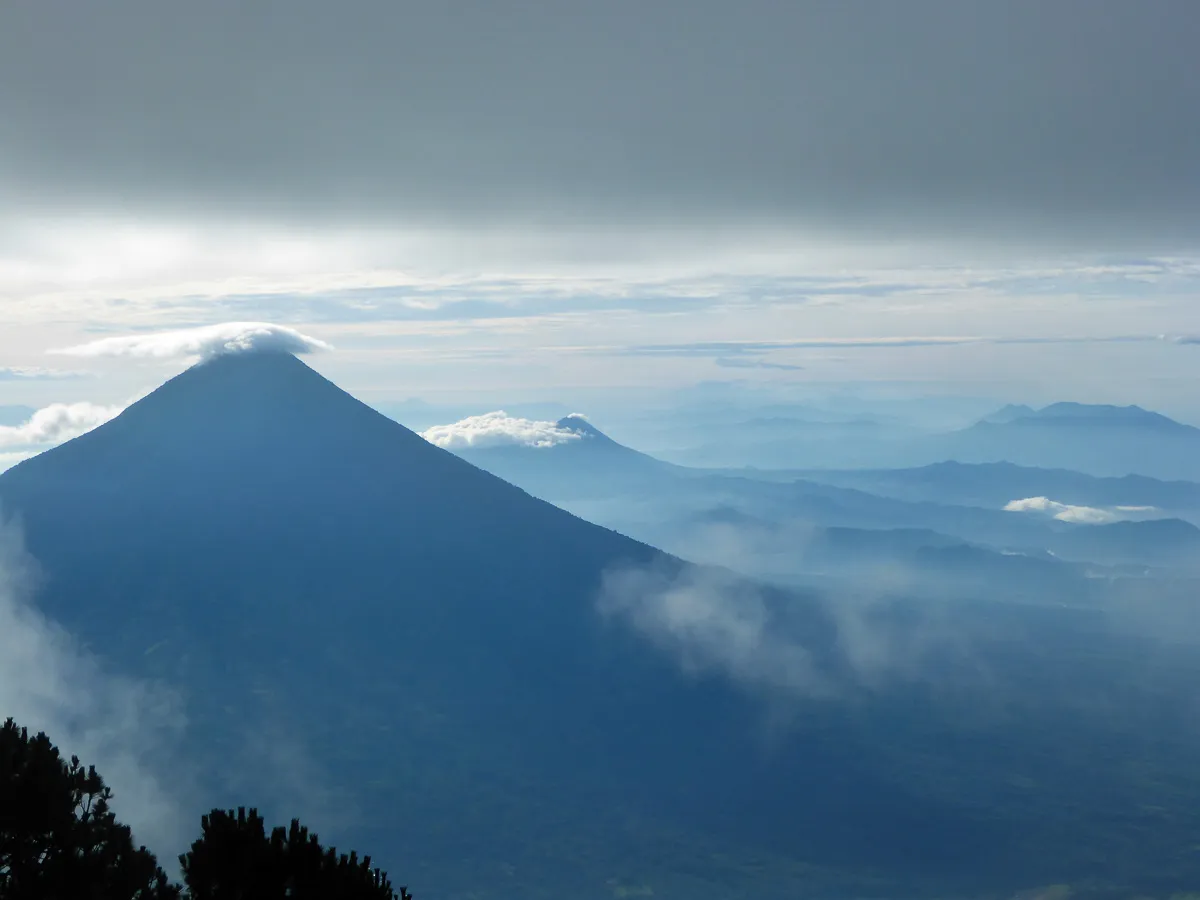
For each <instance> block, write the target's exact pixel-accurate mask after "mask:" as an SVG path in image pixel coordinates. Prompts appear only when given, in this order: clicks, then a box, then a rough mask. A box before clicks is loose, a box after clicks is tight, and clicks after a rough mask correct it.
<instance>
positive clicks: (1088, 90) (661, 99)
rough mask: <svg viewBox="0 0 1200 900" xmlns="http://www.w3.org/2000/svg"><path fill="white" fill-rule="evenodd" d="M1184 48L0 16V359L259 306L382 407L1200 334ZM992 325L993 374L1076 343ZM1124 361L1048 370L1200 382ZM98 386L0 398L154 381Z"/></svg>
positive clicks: (301, 14)
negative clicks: (1130, 371) (449, 395)
mask: <svg viewBox="0 0 1200 900" xmlns="http://www.w3.org/2000/svg"><path fill="white" fill-rule="evenodd" d="M1197 34H1200V4H1198V3H1196V2H1195V0H1141V2H1133V0H1059V2H1031V0H1003V2H1001V0H995V2H972V0H906V2H887V0H877V2H867V0H860V2H853V0H849V2H847V0H839V2H834V0H829V2H803V0H778V2H769V0H740V2H733V0H730V2H715V0H606V2H595V3H582V2H580V3H573V2H565V0H560V2H551V0H521V2H505V0H478V2H466V0H437V2H432V0H431V2H411V0H337V2H333V0H286V2H285V0H256V2H245V0H205V2H163V0H106V2H103V3H80V2H77V0H37V2H23V0H22V2H9V3H2V4H0V196H2V197H3V203H2V204H0V304H3V307H4V308H3V309H0V367H2V366H5V365H8V366H24V367H32V366H36V365H44V364H45V359H44V358H42V357H41V355H40V354H41V351H42V350H43V349H46V348H48V347H52V346H62V345H64V344H70V343H76V342H78V341H79V340H81V339H83V338H85V337H86V336H87V334H89V333H91V332H95V331H97V330H104V331H111V332H120V331H129V330H136V329H151V328H167V327H179V326H183V325H200V324H208V323H212V322H218V321H223V320H229V319H247V318H253V319H263V318H265V319H269V320H272V321H281V322H285V323H288V324H294V325H297V326H304V327H305V330H306V331H308V332H311V333H313V334H315V335H317V336H318V337H325V338H328V339H330V340H332V341H333V342H335V343H338V344H339V346H340V347H342V348H343V351H342V353H341V355H337V356H334V357H330V360H331V361H330V362H329V363H328V364H327V365H329V366H332V367H334V368H335V369H336V368H337V367H339V366H341V367H343V370H344V373H345V375H346V377H347V378H349V379H350V381H351V382H352V383H351V384H349V385H348V386H350V387H354V386H356V384H357V385H359V386H361V387H363V388H364V389H368V388H369V389H370V390H374V391H378V392H387V391H394V392H395V393H397V394H399V395H407V394H413V393H421V392H425V391H430V390H434V389H437V388H439V387H447V386H448V387H453V388H455V389H459V390H464V391H465V390H468V389H469V387H470V384H471V382H472V380H473V379H474V380H478V379H480V378H483V377H486V378H487V379H488V381H489V384H491V385H493V386H503V385H506V384H508V385H511V386H512V387H513V389H514V391H516V390H521V389H524V387H527V386H528V385H529V384H531V383H536V384H543V385H544V384H546V383H548V382H550V383H553V382H554V381H555V380H556V379H557V380H558V381H559V382H561V383H563V384H564V385H599V384H603V383H604V382H605V379H610V380H611V379H612V378H613V377H614V376H613V375H611V374H609V373H611V372H612V371H613V367H614V363H613V359H614V358H615V357H609V358H607V359H606V358H605V357H604V353H605V352H609V351H611V352H612V353H614V354H622V355H621V357H620V358H621V359H622V360H623V361H622V362H621V364H620V367H621V372H620V380H625V381H630V380H637V379H642V380H644V381H647V382H659V381H662V380H664V379H665V380H668V381H670V380H674V381H678V382H680V383H686V382H688V381H694V380H697V379H699V378H703V377H712V376H713V375H714V374H715V373H717V372H718V370H717V369H716V368H714V367H716V366H717V365H718V364H719V363H720V361H721V360H722V359H723V360H725V363H724V365H725V367H726V368H725V375H729V373H730V371H731V370H733V369H736V370H737V372H738V373H740V374H742V375H747V374H749V375H758V376H761V377H771V378H783V379H785V378H796V379H802V378H805V377H809V375H806V374H804V373H817V374H818V375H819V376H820V377H829V378H835V379H836V378H839V377H843V376H847V377H848V376H850V375H854V374H856V373H862V372H866V373H868V374H869V375H870V377H873V378H887V377H900V376H902V375H903V376H908V375H913V374H916V375H918V376H919V377H923V378H929V379H931V380H936V379H939V378H952V379H953V378H959V377H963V376H964V375H965V374H966V372H964V371H962V370H961V366H962V365H963V363H961V362H957V363H956V362H955V361H954V359H952V358H950V357H947V356H946V354H947V353H949V352H950V351H947V350H946V349H945V348H943V347H935V348H933V349H929V348H928V347H926V348H925V349H922V345H920V344H919V343H918V344H914V345H913V346H911V347H908V348H907V349H905V350H904V351H903V352H902V351H900V350H896V349H888V350H887V351H886V356H885V355H883V354H880V353H875V352H873V351H872V349H871V348H869V347H863V348H860V349H859V350H857V351H855V353H851V355H850V357H849V362H846V360H845V359H843V360H842V361H841V362H838V363H836V364H835V363H833V362H828V364H826V363H822V359H826V358H827V357H822V356H820V353H819V352H818V351H815V350H814V349H813V348H811V347H809V348H803V347H799V346H797V347H792V348H791V351H792V352H790V354H789V353H787V352H784V353H782V354H780V355H779V356H778V357H777V358H776V357H775V356H773V357H772V359H770V360H767V359H765V358H763V359H762V360H761V361H762V362H763V365H762V366H760V367H758V369H757V372H756V371H755V369H754V367H752V366H750V365H749V364H748V362H747V361H746V359H745V358H743V359H742V360H741V361H739V362H738V363H736V364H733V363H730V362H729V360H730V359H731V357H728V356H720V355H718V354H716V353H709V354H708V355H707V356H705V354H704V353H702V352H689V353H682V352H681V353H678V354H660V355H658V356H653V355H650V354H645V353H641V354H639V353H636V352H630V348H636V347H638V346H642V345H655V346H657V345H662V344H669V343H679V344H688V345H691V344H702V345H706V344H710V343H712V342H714V341H721V340H738V341H762V340H776V341H778V340H792V341H811V340H821V339H826V338H843V339H844V338H868V339H869V338H876V337H890V338H902V337H926V336H934V337H955V336H964V335H965V336H975V337H1004V338H1014V337H1029V338H1039V339H1045V338H1061V337H1069V338H1071V339H1072V340H1074V339H1077V338H1081V337H1097V338H1101V337H1106V338H1111V337H1120V336H1126V337H1127V336H1145V335H1153V334H1172V335H1174V334H1185V333H1187V334H1190V333H1195V332H1200V319H1198V318H1197V316H1196V312H1195V299H1196V291H1197V283H1198V281H1200V278H1198V275H1197V273H1198V272H1200V269H1197V267H1196V265H1195V262H1194V260H1195V259H1196V257H1197V249H1198V246H1200V215H1198V213H1200V163H1198V162H1197V161H1198V160H1200V115H1197V112H1198V111H1200V53H1197V52H1196V48H1195V39H1196V35H1197ZM364 292H366V293H364ZM998 346H1004V347H1007V348H1008V349H1006V350H1004V351H1003V352H1001V351H997V353H996V358H995V360H994V361H993V362H992V363H990V364H991V365H992V366H993V368H992V369H989V370H988V371H986V372H982V373H979V372H976V373H975V374H976V375H978V376H979V377H985V376H986V377H987V378H990V379H992V380H1000V381H1003V379H1004V378H1005V377H1009V376H1010V375H1012V374H1013V373H1016V372H1020V373H1022V374H1023V375H1027V374H1028V372H1029V370H1030V367H1031V366H1037V365H1045V366H1047V367H1048V368H1047V371H1048V372H1049V371H1054V370H1055V366H1061V365H1062V359H1063V353H1062V351H1061V349H1060V350H1054V349H1047V347H1052V346H1053V345H1034V344H1019V343H1018V344H1005V345H998ZM564 347H567V348H570V352H565V351H563V350H562V348H564ZM1113 347H1115V345H1112V344H1106V345H1103V346H1101V345H1097V347H1096V348H1094V351H1089V352H1091V355H1090V356H1089V355H1088V354H1087V353H1083V352H1082V351H1079V354H1082V356H1081V358H1079V359H1077V360H1075V361H1073V362H1072V364H1071V365H1070V366H1069V379H1068V383H1067V384H1066V385H1065V386H1064V390H1066V391H1068V392H1074V393H1075V394H1077V395H1082V394H1083V393H1089V392H1090V395H1096V396H1099V395H1102V394H1103V393H1104V390H1105V389H1106V385H1107V384H1108V382H1107V381H1106V379H1108V378H1111V377H1112V369H1111V365H1109V363H1111V361H1112V360H1111V358H1108V361H1107V363H1106V357H1105V356H1104V354H1106V353H1139V354H1142V356H1139V357H1137V361H1138V363H1139V364H1140V365H1145V366H1150V367H1151V368H1153V369H1154V370H1155V372H1156V373H1157V374H1156V375H1155V376H1154V378H1155V379H1156V380H1155V381H1153V382H1151V381H1147V382H1145V383H1144V385H1141V387H1139V389H1142V388H1144V390H1145V392H1146V394H1145V402H1147V403H1148V404H1150V405H1153V404H1154V403H1155V402H1156V400H1158V399H1161V398H1162V397H1166V396H1168V394H1162V393H1161V392H1162V391H1163V390H1166V389H1164V388H1163V387H1162V385H1163V384H1164V383H1165V382H1171V383H1172V384H1174V387H1173V388H1171V390H1174V391H1175V393H1176V394H1179V393H1180V392H1182V391H1184V389H1185V388H1186V389H1189V390H1190V389H1191V387H1194V385H1191V384H1190V381H1189V380H1190V379H1193V378H1194V377H1195V375H1196V368H1195V364H1194V362H1193V360H1194V359H1195V355H1196V354H1195V353H1194V352H1193V349H1194V348H1193V349H1182V347H1181V345H1177V344H1169V343H1166V342H1159V343H1157V344H1152V343H1147V344H1146V345H1145V346H1144V347H1142V348H1141V349H1139V350H1136V351H1133V350H1129V349H1128V348H1127V347H1126V348H1122V349H1120V350H1117V349H1111V348H1113ZM581 348H582V349H584V350H587V351H588V352H587V353H581V352H579V350H580V349H581ZM605 348H608V349H607V350H605ZM1106 348H1109V349H1106ZM785 350H786V348H785ZM856 354H857V355H856ZM1050 354H1057V356H1051V355H1050ZM1079 354H1077V355H1079ZM827 356H828V354H827ZM841 356H843V357H844V356H845V354H841ZM951 356H952V354H951ZM885 358H886V360H887V362H886V364H885V363H883V362H881V360H884V359H885ZM484 359H486V360H490V361H489V362H487V363H486V364H485V363H482V362H479V361H480V360H484ZM334 360H336V362H335V361H334ZM964 361H970V362H972V364H974V365H979V364H980V354H972V355H970V356H969V357H964ZM800 366H803V368H798V367H800ZM839 366H840V367H841V368H839ZM355 367H357V368H355ZM789 367H790V368H789ZM1155 367H1157V368H1155ZM114 373H115V374H114ZM122 373H124V374H122ZM356 373H357V374H356ZM1006 373H1007V374H1006ZM108 377H109V380H108V381H103V383H102V384H101V383H93V382H91V381H89V382H87V383H86V384H76V385H74V388H78V392H77V393H80V396H66V394H67V393H68V389H67V388H65V387H63V386H62V385H63V384H65V382H58V383H57V384H56V386H55V387H54V389H53V390H51V388H48V387H46V386H45V385H36V386H35V385H31V384H30V382H31V379H24V380H23V381H21V382H20V383H18V382H17V381H15V380H10V381H6V382H3V383H2V384H0V400H5V398H7V400H8V401H11V402H18V401H20V402H27V401H28V402H33V403H35V404H36V403H38V402H41V401H42V400H43V399H46V398H48V397H50V396H51V395H53V399H65V400H75V399H94V400H98V401H104V402H109V401H113V400H115V399H118V398H117V397H116V396H115V395H117V394H119V393H120V392H121V391H129V390H133V389H134V387H135V385H134V383H133V382H135V381H138V379H141V380H142V381H146V380H149V379H150V376H149V375H133V374H129V372H128V370H125V369H122V370H120V371H118V370H117V369H113V370H112V371H111V372H108ZM813 377H816V376H815V375H814V376H813ZM1128 377H1132V376H1128ZM1072 378H1073V379H1074V383H1072V382H1071V381H1070V379H1072ZM14 385H15V386H14ZM1154 385H1157V387H1155V386H1154ZM74 388H72V389H74ZM1122 389H1124V390H1130V389H1131V385H1130V384H1129V383H1128V382H1123V383H1122ZM1155 391H1158V392H1160V393H1159V394H1157V395H1156V394H1155V393H1154V392H1155ZM88 392H92V393H93V394H94V396H88V397H83V396H82V394H83V393H88ZM1168 393H1169V391H1168ZM1172 396H1174V395H1172Z"/></svg>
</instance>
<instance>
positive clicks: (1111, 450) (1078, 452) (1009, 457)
mask: <svg viewBox="0 0 1200 900" xmlns="http://www.w3.org/2000/svg"><path fill="white" fill-rule="evenodd" d="M916 450H917V452H918V454H924V455H926V457H927V458H929V457H932V458H929V459H928V461H930V462H933V461H941V460H946V459H951V460H957V461H959V462H1010V463H1016V464H1018V465H1025V466H1037V467H1042V468H1062V469H1070V470H1073V471H1078V472H1084V473H1087V474H1091V475H1097V476H1123V475H1129V474H1139V475H1146V476H1151V477H1154V478H1162V479H1171V480H1200V429H1197V428H1194V427H1192V426H1190V425H1184V424H1182V423H1180V422H1176V421H1175V420H1173V419H1170V418H1168V417H1166V416H1163V415H1160V414H1159V413H1155V412H1150V411H1149V410H1145V409H1142V408H1141V407H1138V406H1099V405H1088V404H1082V403H1055V404H1052V405H1050V406H1047V407H1044V408H1043V409H1038V410H1034V409H1031V408H1029V407H1016V406H1009V407H1005V408H1004V409H1002V410H1000V411H999V412H997V413H995V414H993V415H991V416H988V417H986V418H985V419H983V420H982V421H980V422H978V423H976V424H975V425H973V426H971V427H970V428H967V429H964V430H962V431H958V432H954V433H952V434H948V435H943V436H940V437H936V438H928V439H925V440H924V441H923V442H922V443H921V445H920V446H919V447H918V448H916Z"/></svg>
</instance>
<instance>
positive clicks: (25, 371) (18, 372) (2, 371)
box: [0, 366, 87, 381]
mask: <svg viewBox="0 0 1200 900" xmlns="http://www.w3.org/2000/svg"><path fill="white" fill-rule="evenodd" d="M86 377H87V373H86V372H75V371H70V370H65V369H44V368H42V367H40V366H0V381H63V380H67V379H72V378H86Z"/></svg>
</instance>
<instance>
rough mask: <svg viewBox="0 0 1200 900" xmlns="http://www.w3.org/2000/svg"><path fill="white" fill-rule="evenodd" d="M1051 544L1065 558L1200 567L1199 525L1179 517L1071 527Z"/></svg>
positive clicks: (1194, 568)
mask: <svg viewBox="0 0 1200 900" xmlns="http://www.w3.org/2000/svg"><path fill="white" fill-rule="evenodd" d="M1051 548H1052V549H1053V551H1054V553H1055V554H1056V555H1058V556H1060V557H1063V558H1065V559H1087V560H1107V561H1109V562H1111V563H1114V564H1128V563H1138V564H1149V565H1159V566H1169V567H1173V568H1180V569H1190V570H1192V571H1200V528H1197V527H1196V526H1195V525H1192V524H1191V523H1190V522H1183V521H1180V520H1179V519H1156V520H1153V521H1148V522H1114V523H1112V524H1111V525H1095V526H1090V527H1083V528H1074V529H1071V530H1069V531H1064V532H1062V533H1061V534H1059V535H1057V536H1056V538H1055V539H1054V541H1053V543H1052V544H1051Z"/></svg>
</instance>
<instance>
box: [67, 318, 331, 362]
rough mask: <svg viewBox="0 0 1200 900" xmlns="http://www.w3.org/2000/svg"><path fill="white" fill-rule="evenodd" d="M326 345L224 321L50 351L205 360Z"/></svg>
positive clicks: (266, 326) (289, 331)
mask: <svg viewBox="0 0 1200 900" xmlns="http://www.w3.org/2000/svg"><path fill="white" fill-rule="evenodd" d="M330 349H332V348H331V347H330V345H329V344H327V343H325V342H324V341H321V340H318V339H317V338H314V337H309V336H308V335H306V334H301V333H300V332H299V331H296V330H295V329H294V328H288V327H287V326H284V325H272V324H270V323H268V322H223V323H221V324H219V325H205V326H201V327H199V328H185V329H181V330H178V331H160V332H155V333H152V334H135V335H126V336H122V337H111V338H101V339H100V340H98V341H91V342H89V343H86V344H80V345H78V346H75V347H67V348H64V349H61V350H53V351H51V352H52V353H60V354H64V355H67V356H82V357H98V356H123V357H134V358H141V359H179V358H185V357H194V356H198V357H201V358H202V359H208V358H210V357H213V356H223V355H226V354H232V353H296V354H302V353H315V352H318V351H321V350H330Z"/></svg>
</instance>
